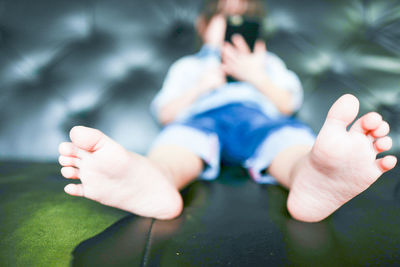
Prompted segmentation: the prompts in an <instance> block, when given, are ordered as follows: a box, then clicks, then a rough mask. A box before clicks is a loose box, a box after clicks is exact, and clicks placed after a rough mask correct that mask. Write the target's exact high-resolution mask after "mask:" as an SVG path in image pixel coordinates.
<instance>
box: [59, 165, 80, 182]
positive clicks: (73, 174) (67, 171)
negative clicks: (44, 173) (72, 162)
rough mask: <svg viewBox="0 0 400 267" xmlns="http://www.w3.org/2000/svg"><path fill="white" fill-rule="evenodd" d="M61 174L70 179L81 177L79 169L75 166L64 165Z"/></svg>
mask: <svg viewBox="0 0 400 267" xmlns="http://www.w3.org/2000/svg"><path fill="white" fill-rule="evenodd" d="M61 174H62V176H64V177H65V178H68V179H78V178H79V170H78V169H77V168H74V167H62V168H61Z"/></svg>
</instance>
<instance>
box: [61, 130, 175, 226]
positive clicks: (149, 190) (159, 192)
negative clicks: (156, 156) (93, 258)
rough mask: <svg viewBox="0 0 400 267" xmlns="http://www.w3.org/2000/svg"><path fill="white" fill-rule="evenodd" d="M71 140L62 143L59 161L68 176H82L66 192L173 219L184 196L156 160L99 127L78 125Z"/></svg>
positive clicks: (128, 209)
mask: <svg viewBox="0 0 400 267" xmlns="http://www.w3.org/2000/svg"><path fill="white" fill-rule="evenodd" d="M70 137H71V140H72V142H71V143H67V142H66V143H61V144H60V147H59V152H60V154H61V155H60V158H59V162H60V164H61V165H62V166H64V167H63V168H62V169H61V173H62V175H63V176H64V177H65V178H70V179H80V180H81V182H82V183H81V184H69V185H67V186H66V187H65V189H64V190H65V192H66V193H68V194H70V195H73V196H81V197H86V198H88V199H92V200H95V201H98V202H100V203H102V204H104V205H107V206H111V207H116V208H119V209H122V210H126V211H129V212H132V213H135V214H138V215H141V216H145V217H154V218H157V219H172V218H174V217H176V216H178V215H179V214H180V213H181V211H182V199H181V196H180V194H179V192H178V191H177V189H176V188H175V187H174V186H173V184H172V183H171V182H170V180H169V177H168V176H167V175H166V173H164V172H162V171H161V169H160V168H158V167H157V165H155V164H154V163H153V162H151V161H150V160H148V159H147V158H145V157H142V156H140V155H138V154H134V153H131V152H129V151H127V150H125V149H124V148H123V147H122V146H120V145H119V144H117V143H115V142H114V141H113V140H111V139H110V138H109V137H107V136H105V135H104V134H103V133H101V132H100V131H98V130H95V129H92V128H87V127H83V126H77V127H74V128H72V130H71V132H70Z"/></svg>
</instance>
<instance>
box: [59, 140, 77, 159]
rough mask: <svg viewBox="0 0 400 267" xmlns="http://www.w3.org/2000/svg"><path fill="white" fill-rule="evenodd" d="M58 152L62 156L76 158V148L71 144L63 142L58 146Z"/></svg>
mask: <svg viewBox="0 0 400 267" xmlns="http://www.w3.org/2000/svg"><path fill="white" fill-rule="evenodd" d="M58 152H59V153H60V154H61V155H62V156H69V157H77V156H78V148H77V147H76V146H75V145H74V144H73V143H71V142H63V143H61V144H60V145H59V146H58Z"/></svg>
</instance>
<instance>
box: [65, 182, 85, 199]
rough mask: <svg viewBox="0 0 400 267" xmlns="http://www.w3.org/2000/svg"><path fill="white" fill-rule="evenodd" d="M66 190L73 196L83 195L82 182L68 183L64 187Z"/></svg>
mask: <svg viewBox="0 0 400 267" xmlns="http://www.w3.org/2000/svg"><path fill="white" fill-rule="evenodd" d="M64 191H65V193H67V194H69V195H71V196H77V197H83V185H82V184H68V185H67V186H65V187H64Z"/></svg>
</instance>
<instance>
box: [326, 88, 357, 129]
mask: <svg viewBox="0 0 400 267" xmlns="http://www.w3.org/2000/svg"><path fill="white" fill-rule="evenodd" d="M359 106H360V104H359V102H358V99H357V98H356V97H355V96H353V95H350V94H346V95H343V96H341V97H340V98H339V99H338V100H336V102H335V103H334V104H333V105H332V107H331V108H330V110H329V112H328V115H327V118H326V120H327V121H326V122H334V123H336V124H338V123H339V124H341V125H343V127H347V126H348V125H349V124H351V123H352V122H353V121H354V120H355V118H356V117H357V114H358V110H359Z"/></svg>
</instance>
